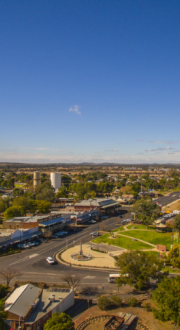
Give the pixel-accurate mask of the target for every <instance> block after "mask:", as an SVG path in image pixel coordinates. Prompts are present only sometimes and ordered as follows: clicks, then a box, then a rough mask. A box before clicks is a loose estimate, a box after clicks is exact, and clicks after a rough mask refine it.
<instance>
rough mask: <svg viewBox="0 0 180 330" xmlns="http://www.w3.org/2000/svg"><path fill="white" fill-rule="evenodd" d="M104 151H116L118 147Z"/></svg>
mask: <svg viewBox="0 0 180 330" xmlns="http://www.w3.org/2000/svg"><path fill="white" fill-rule="evenodd" d="M104 151H105V152H109V151H118V149H110V150H104Z"/></svg>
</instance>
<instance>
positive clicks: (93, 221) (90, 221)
mask: <svg viewBox="0 0 180 330" xmlns="http://www.w3.org/2000/svg"><path fill="white" fill-rule="evenodd" d="M88 223H90V224H91V223H96V221H95V220H89V221H88Z"/></svg>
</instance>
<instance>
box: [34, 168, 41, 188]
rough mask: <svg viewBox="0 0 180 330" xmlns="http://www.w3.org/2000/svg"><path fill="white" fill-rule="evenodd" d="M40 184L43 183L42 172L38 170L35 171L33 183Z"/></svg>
mask: <svg viewBox="0 0 180 330" xmlns="http://www.w3.org/2000/svg"><path fill="white" fill-rule="evenodd" d="M40 184H41V172H39V171H36V172H34V176H33V185H34V186H35V187H37V186H40Z"/></svg>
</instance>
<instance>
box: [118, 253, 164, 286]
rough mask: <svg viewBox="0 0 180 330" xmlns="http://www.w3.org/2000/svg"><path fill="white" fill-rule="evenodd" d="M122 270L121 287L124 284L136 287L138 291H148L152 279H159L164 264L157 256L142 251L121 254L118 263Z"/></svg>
mask: <svg viewBox="0 0 180 330" xmlns="http://www.w3.org/2000/svg"><path fill="white" fill-rule="evenodd" d="M116 266H117V267H118V268H119V269H120V274H121V276H120V278H119V279H117V284H118V285H119V286H121V285H123V284H129V285H134V286H135V288H136V289H139V290H143V289H147V288H148V287H149V284H150V278H154V279H159V278H161V277H162V276H163V275H162V274H161V273H160V271H161V269H162V268H163V262H162V261H161V260H158V257H156V256H155V255H151V254H148V253H147V252H142V251H129V252H124V253H123V254H121V255H120V256H119V258H118V260H117V262H116Z"/></svg>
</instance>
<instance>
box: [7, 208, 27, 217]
mask: <svg viewBox="0 0 180 330" xmlns="http://www.w3.org/2000/svg"><path fill="white" fill-rule="evenodd" d="M23 215H25V211H24V208H23V207H22V206H10V207H8V209H7V210H6V211H5V212H4V219H5V220H8V219H11V218H14V217H20V216H23Z"/></svg>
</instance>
